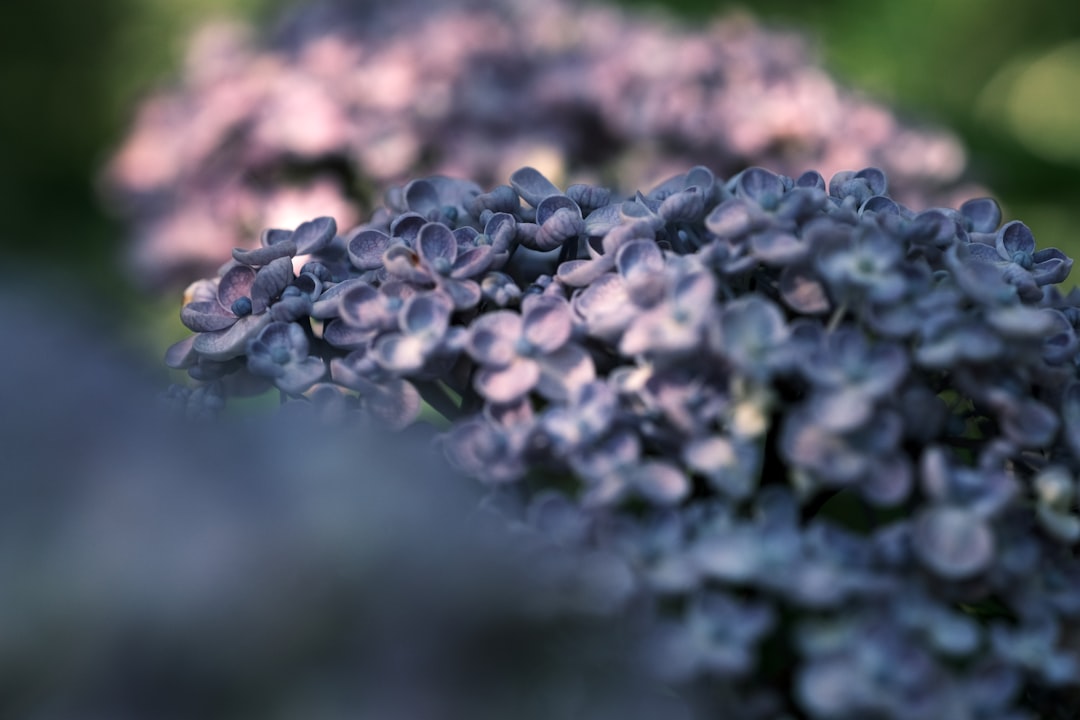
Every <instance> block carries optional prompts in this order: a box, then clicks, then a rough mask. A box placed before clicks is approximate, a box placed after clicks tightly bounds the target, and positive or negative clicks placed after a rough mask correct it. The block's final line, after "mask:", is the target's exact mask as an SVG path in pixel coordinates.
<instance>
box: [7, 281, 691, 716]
mask: <svg viewBox="0 0 1080 720" xmlns="http://www.w3.org/2000/svg"><path fill="white" fill-rule="evenodd" d="M81 305H85V303H83V302H75V301H74V300H73V298H67V299H66V300H62V299H57V298H55V297H53V298H52V299H50V300H42V299H39V298H35V297H33V296H32V295H31V294H30V293H27V292H19V291H16V292H14V293H8V294H5V295H0V309H3V310H4V313H3V314H4V317H5V318H6V320H7V331H8V333H9V335H8V341H7V342H6V343H5V347H6V351H5V352H3V353H0V398H2V402H3V407H4V412H3V413H2V414H0V450H2V452H3V456H4V465H3V474H2V479H0V717H4V718H34V719H39V718H40V719H44V718H48V719H50V720H51V719H53V718H80V719H83V718H109V719H110V720H118V719H123V718H156V719H162V718H233V717H236V718H239V717H245V718H251V717H259V718H305V719H318V718H381V719H386V720H393V719H394V718H401V719H402V720H406V719H407V720H424V719H426V718H458V717H461V718H489V717H490V718H508V717H515V718H523V717H524V718H532V717H536V718H548V717H551V718H554V717H567V718H569V717H582V718H584V717H589V718H594V717H619V718H636V717H660V716H662V717H679V716H680V714H679V713H678V712H675V713H673V712H672V710H673V708H672V707H669V706H667V705H668V704H669V703H671V702H673V701H672V700H671V699H670V698H667V697H665V696H663V695H662V694H661V693H658V692H656V691H655V690H654V689H653V688H651V687H650V686H649V685H648V683H643V682H641V681H640V679H639V678H636V677H635V676H634V670H633V669H632V668H631V667H629V664H628V662H625V661H623V660H622V659H621V658H624V657H628V656H630V653H627V652H626V651H627V647H628V645H629V644H631V643H633V642H634V637H636V635H635V633H634V632H633V631H632V629H631V626H630V623H629V621H628V620H627V618H628V617H629V616H631V615H633V613H624V614H622V615H620V617H622V618H623V619H622V620H618V621H615V620H611V619H610V618H607V617H605V616H604V615H603V610H604V609H605V607H606V606H605V604H604V603H605V601H604V600H603V598H601V599H600V601H597V597H599V596H598V595H597V592H596V590H597V588H595V587H594V588H592V590H591V591H590V590H589V588H588V587H587V586H588V578H585V580H586V582H585V584H584V585H582V584H581V583H580V582H575V580H574V578H573V577H572V574H573V571H571V573H570V575H566V574H563V575H562V576H561V582H560V585H559V587H558V588H551V587H548V588H546V589H545V588H543V587H541V583H540V581H539V580H538V579H537V573H535V572H534V568H535V565H534V564H533V563H532V562H528V561H526V560H525V557H526V556H527V555H528V556H530V557H534V558H535V557H536V555H535V553H536V550H537V547H538V545H537V543H535V542H533V541H530V540H529V539H528V534H527V533H525V532H524V531H522V530H519V531H517V532H514V533H512V532H508V531H507V530H506V529H505V527H506V523H505V522H503V521H502V520H500V519H499V517H501V516H498V517H497V516H496V514H495V513H493V512H491V511H484V510H477V509H476V508H477V504H476V501H477V498H476V497H475V496H474V495H473V494H472V492H471V489H470V486H469V485H468V484H466V483H463V482H462V481H460V480H459V479H458V478H456V477H453V476H452V475H450V473H449V471H448V470H447V469H446V468H445V465H444V463H441V462H439V461H438V460H436V459H435V458H434V456H433V455H432V453H430V452H428V450H427V448H428V443H427V442H426V440H425V439H424V438H410V439H405V438H403V437H397V438H391V437H387V436H384V435H381V434H378V433H375V432H373V431H370V430H369V431H364V432H360V431H358V430H357V429H356V428H352V429H331V428H328V427H325V426H322V427H320V426H319V424H318V423H317V422H315V421H314V419H313V418H308V417H306V416H305V415H304V414H303V413H294V414H292V415H290V416H288V417H281V416H279V417H276V418H269V417H260V418H258V419H251V418H231V419H229V420H226V421H222V422H218V423H211V424H204V425H201V426H200V425H194V424H191V423H183V422H180V421H179V420H176V419H170V418H169V417H166V416H165V415H164V414H163V413H160V412H158V411H159V410H160V407H159V406H158V405H156V404H155V399H156V396H157V394H158V393H159V391H160V390H161V389H162V387H163V385H160V384H159V382H158V381H159V380H161V378H159V377H155V376H154V374H153V373H151V372H148V371H147V370H146V369H145V368H143V367H140V366H139V365H138V364H137V363H135V362H134V361H132V360H131V358H130V357H128V356H126V355H125V354H124V353H123V352H121V351H120V350H119V349H118V345H117V344H116V343H115V342H114V341H112V340H110V339H109V338H108V334H107V332H105V331H103V330H102V328H103V327H104V325H103V323H101V322H99V321H97V320H95V319H94V318H88V317H76V316H75V315H74V312H75V311H74V310H73V308H76V307H79V306H81ZM58 318H66V321H65V322H63V323H58V320H57V319H58ZM566 567H568V568H571V569H572V568H574V567H576V566H575V564H574V562H572V560H571V561H570V562H568V563H566ZM578 580H581V578H578ZM583 588H584V590H583ZM577 591H582V592H583V593H584V594H580V593H579V595H575V592H577ZM590 593H591V594H590ZM600 595H603V593H602V592H601V593H600ZM545 597H551V598H558V602H557V603H546V601H544V600H543V598H545ZM579 600H580V602H579ZM657 703H660V704H661V705H662V706H663V707H658V706H657Z"/></svg>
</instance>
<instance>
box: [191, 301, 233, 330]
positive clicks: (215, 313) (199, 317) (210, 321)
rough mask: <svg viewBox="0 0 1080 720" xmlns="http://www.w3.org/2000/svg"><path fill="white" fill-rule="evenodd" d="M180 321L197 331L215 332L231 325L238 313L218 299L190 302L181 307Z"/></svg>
mask: <svg viewBox="0 0 1080 720" xmlns="http://www.w3.org/2000/svg"><path fill="white" fill-rule="evenodd" d="M180 322H182V323H184V327H186V328H188V329H189V330H194V331H195V332H214V331H216V330H224V329H225V328H227V327H231V326H232V324H233V323H235V322H236V315H235V314H233V313H231V312H229V311H228V310H226V309H225V308H223V307H222V306H221V303H219V302H218V301H217V300H210V301H207V302H193V303H188V304H187V305H185V306H184V307H182V308H181V309H180Z"/></svg>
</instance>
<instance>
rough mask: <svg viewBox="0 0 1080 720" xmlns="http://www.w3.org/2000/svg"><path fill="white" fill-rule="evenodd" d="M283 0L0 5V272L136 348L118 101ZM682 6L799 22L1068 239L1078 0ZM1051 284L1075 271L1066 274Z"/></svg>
mask: <svg viewBox="0 0 1080 720" xmlns="http://www.w3.org/2000/svg"><path fill="white" fill-rule="evenodd" d="M283 4H284V2H283V0H184V2H176V1H175V0H98V1H97V2H94V3H77V2H74V1H73V0H37V1H36V2H33V3H3V4H2V6H3V7H2V9H0V92H2V95H0V97H2V98H3V103H2V110H0V213H2V214H0V217H2V218H3V224H2V225H0V227H2V230H0V238H2V240H0V241H2V242H3V245H4V248H3V251H4V255H3V258H4V259H3V260H2V261H0V266H2V267H3V268H4V270H6V271H7V272H6V273H4V274H5V276H9V277H13V278H16V279H21V280H24V281H30V282H32V283H37V284H40V283H46V282H53V281H59V282H63V283H66V284H68V285H71V284H75V285H76V286H79V287H80V289H81V290H85V291H87V292H89V293H90V295H89V296H88V297H92V298H93V299H94V302H95V303H98V304H100V305H101V307H102V309H105V310H107V311H108V312H109V313H110V314H112V315H113V316H114V317H116V318H117V320H118V325H122V326H124V327H129V328H146V333H144V334H143V335H142V336H141V337H140V334H139V332H135V334H134V337H135V342H136V343H137V344H142V345H144V346H145V347H146V348H148V349H150V350H153V349H155V348H160V346H161V342H162V339H163V338H164V337H167V336H168V335H170V334H173V335H174V336H175V332H176V331H175V329H174V328H171V327H169V326H168V325H166V327H165V328H164V329H162V328H161V326H160V323H155V322H154V319H155V318H160V317H161V316H162V315H167V316H169V317H175V315H176V308H177V307H178V302H177V301H178V298H177V299H172V300H171V301H169V302H167V303H166V302H163V301H162V300H161V299H150V298H147V297H145V296H142V295H140V294H139V292H138V291H136V290H135V289H133V288H131V287H130V286H129V285H128V283H127V282H126V281H125V279H124V276H123V275H122V273H121V272H120V270H119V263H118V261H117V258H118V256H119V254H120V252H121V250H122V248H123V243H124V230H123V228H122V227H121V226H120V225H119V223H118V222H117V221H116V220H115V219H113V218H110V217H109V216H108V214H107V213H106V212H105V211H104V210H103V208H102V205H101V202H100V199H99V194H98V192H97V190H96V188H95V182H96V178H97V177H98V176H99V174H100V171H101V168H102V165H103V163H104V162H105V160H106V159H107V157H108V155H109V153H110V152H111V151H112V150H113V149H114V148H115V147H116V145H117V143H118V142H119V140H120V139H121V138H122V136H123V134H124V132H125V131H126V130H127V128H128V127H129V124H130V122H131V118H132V115H133V108H134V105H135V103H136V102H137V101H138V100H139V99H140V97H144V96H145V95H146V94H147V93H149V91H150V90H151V89H153V88H154V87H156V86H160V85H161V84H162V83H164V82H168V80H169V78H170V77H171V76H173V75H175V73H177V72H178V66H179V62H180V60H181V59H182V56H183V52H184V48H185V45H186V42H187V39H188V38H189V37H190V34H191V32H192V31H193V30H194V29H195V28H196V27H198V26H199V25H200V24H201V23H204V22H206V21H207V20H210V19H221V18H241V19H250V20H254V21H256V22H259V23H266V22H268V21H269V20H270V19H271V18H273V17H274V15H275V13H276V12H278V11H279V10H280V9H281V7H282V5H283ZM629 4H631V5H635V6H640V7H649V6H656V5H664V6H665V9H666V10H667V11H670V12H672V13H675V14H677V15H679V16H681V17H683V18H685V19H686V21H687V22H694V21H695V20H698V19H701V18H704V17H709V16H715V15H717V14H720V13H725V12H731V11H734V10H739V9H742V10H744V11H747V12H750V13H751V14H752V15H754V16H756V17H758V18H759V19H761V20H762V21H764V22H765V23H767V24H775V25H779V26H782V27H788V28H792V27H793V28H797V29H800V30H802V31H804V32H807V33H809V35H810V36H811V37H812V38H813V40H814V42H815V43H816V46H817V48H818V51H819V54H820V57H821V58H822V60H823V62H824V64H825V66H826V67H827V68H828V69H829V71H830V72H832V74H833V75H834V76H835V77H837V78H838V79H840V80H841V81H842V82H844V83H845V84H847V85H849V86H851V87H853V88H856V89H858V90H860V91H862V92H865V93H866V94H867V95H869V96H870V97H872V98H875V99H877V100H880V101H882V102H884V103H886V104H888V105H889V106H891V107H892V108H894V109H895V110H896V111H897V112H898V113H899V114H900V115H901V117H906V118H911V119H913V120H917V121H925V122H930V123H934V124H940V125H942V126H944V127H947V128H951V129H952V130H954V131H956V132H957V133H958V134H959V135H960V136H961V137H962V139H963V141H964V142H965V144H966V146H967V149H968V151H969V168H970V175H971V177H972V178H973V179H974V180H976V181H978V182H980V183H982V184H984V185H986V186H987V187H990V188H992V189H993V191H994V194H995V196H996V197H998V199H999V201H1001V203H1002V204H1003V206H1004V208H1005V215H1006V217H1007V218H1019V219H1022V220H1024V221H1025V222H1026V223H1027V224H1028V225H1030V226H1031V227H1032V229H1033V230H1034V232H1035V236H1036V239H1037V241H1038V243H1039V245H1040V246H1041V247H1049V246H1057V247H1061V248H1062V249H1063V250H1065V251H1066V252H1067V253H1069V254H1070V255H1076V254H1077V253H1080V234H1078V233H1077V232H1076V230H1075V229H1076V228H1080V5H1077V4H1076V3H1072V2H1066V1H1064V0H1028V2H1025V3H1017V2H1015V0H908V1H907V2H903V3H900V2H892V3H881V4H876V5H874V6H873V7H872V8H871V7H870V6H868V5H867V4H866V3H865V2H858V1H857V0H819V1H818V2H813V3H808V2H805V1H802V0H767V1H762V2H756V3H753V6H752V7H747V6H746V5H741V4H738V3H725V2H701V1H700V0H669V1H668V2H666V3H658V2H656V0H633V2H630V3H629ZM1067 284H1068V285H1072V284H1075V280H1074V279H1073V278H1070V280H1069V281H1067Z"/></svg>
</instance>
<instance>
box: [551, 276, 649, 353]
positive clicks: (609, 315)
mask: <svg viewBox="0 0 1080 720" xmlns="http://www.w3.org/2000/svg"><path fill="white" fill-rule="evenodd" d="M563 264H564V265H565V264H566V263H563ZM571 307H572V308H573V310H574V312H575V313H577V315H578V317H580V318H582V319H583V320H584V321H585V328H586V331H587V332H588V333H589V335H591V336H593V337H596V338H599V339H601V340H605V341H608V342H613V341H614V340H615V339H616V338H618V336H619V335H620V334H621V333H622V331H623V330H624V329H625V328H626V326H627V325H628V324H629V323H630V321H631V320H633V318H634V317H635V316H636V315H637V314H638V313H639V312H640V311H639V310H638V308H637V307H636V306H635V305H634V303H632V302H631V301H630V297H629V295H627V292H626V284H625V283H624V282H623V280H622V278H621V277H619V276H618V275H611V274H609V275H605V276H603V277H601V278H599V279H598V280H596V281H595V282H593V283H592V284H591V285H589V286H588V287H587V288H585V289H584V290H583V291H580V292H578V293H576V294H575V295H574V297H573V300H572V301H571Z"/></svg>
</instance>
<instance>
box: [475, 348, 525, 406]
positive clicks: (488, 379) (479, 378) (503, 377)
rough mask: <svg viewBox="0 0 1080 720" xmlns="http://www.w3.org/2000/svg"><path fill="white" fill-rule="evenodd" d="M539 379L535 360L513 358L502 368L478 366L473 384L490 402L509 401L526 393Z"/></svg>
mask: <svg viewBox="0 0 1080 720" xmlns="http://www.w3.org/2000/svg"><path fill="white" fill-rule="evenodd" d="M539 380H540V366H539V365H537V364H536V362H535V361H533V360H529V359H527V358H515V359H514V360H513V361H512V362H511V363H510V364H509V365H507V366H506V367H503V368H499V369H495V368H493V367H482V368H480V370H479V371H477V373H476V376H475V378H474V380H473V385H474V387H475V388H476V390H477V392H479V393H480V394H481V395H483V396H484V398H486V399H487V400H489V401H491V402H494V403H510V402H513V401H515V400H517V399H519V398H521V397H523V396H524V395H526V394H527V393H528V392H529V391H530V390H532V389H533V388H534V387H536V383H537V382H538V381H539Z"/></svg>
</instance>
